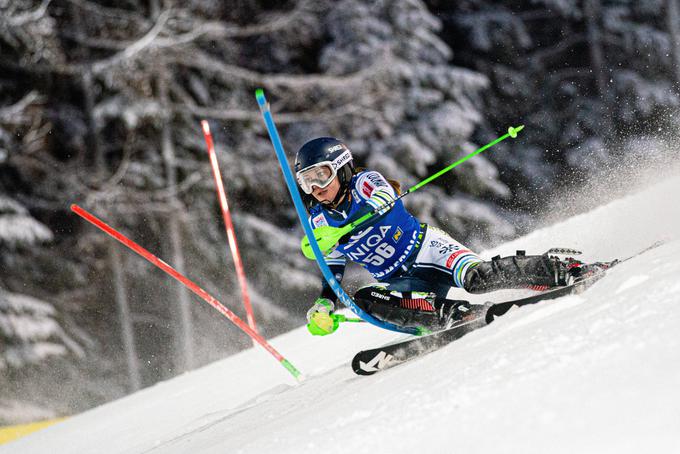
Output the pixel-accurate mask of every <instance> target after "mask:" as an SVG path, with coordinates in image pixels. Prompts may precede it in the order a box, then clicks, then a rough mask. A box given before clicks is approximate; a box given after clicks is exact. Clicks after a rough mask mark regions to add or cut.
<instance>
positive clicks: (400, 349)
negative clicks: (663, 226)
mask: <svg viewBox="0 0 680 454" xmlns="http://www.w3.org/2000/svg"><path fill="white" fill-rule="evenodd" d="M663 243H664V242H663V241H657V242H656V243H654V244H652V245H651V246H648V247H646V248H644V249H642V250H640V251H638V252H636V253H635V254H632V255H630V256H628V257H626V258H624V259H621V260H614V261H612V262H607V265H608V267H607V268H606V269H602V270H600V271H598V272H596V273H594V274H592V275H590V276H588V277H585V278H583V279H581V280H579V281H577V282H575V283H573V284H571V285H566V286H563V287H558V288H555V289H552V290H546V291H544V292H541V293H538V294H536V295H531V296H527V297H524V298H518V299H514V300H509V301H503V302H500V303H491V302H487V303H485V304H483V305H476V306H473V307H476V311H475V312H476V315H475V316H474V317H473V318H472V319H471V320H467V321H465V322H462V323H459V324H458V325H456V326H454V327H451V328H449V329H446V330H442V331H438V332H435V333H432V334H428V335H425V336H421V337H412V338H408V339H406V340H403V341H398V342H395V343H392V344H388V345H384V346H382V347H377V348H372V349H368V350H362V351H360V352H358V353H357V354H356V355H355V356H354V358H353V359H352V370H354V372H355V373H356V374H358V375H372V374H374V373H376V372H378V371H381V370H384V369H388V368H391V367H394V366H397V365H399V364H401V363H404V362H406V361H409V360H411V359H414V358H417V357H419V356H421V355H424V354H427V353H430V352H433V351H435V350H438V349H439V348H441V347H443V346H445V345H446V344H449V343H451V342H453V341H455V340H457V339H460V338H461V337H463V336H464V335H466V334H468V333H469V332H471V331H474V330H475V329H478V328H481V327H483V326H486V325H488V324H489V323H491V322H492V321H493V320H494V318H495V317H499V316H501V315H504V314H506V313H507V312H508V311H509V310H510V309H511V308H513V307H521V306H526V305H529V304H536V303H538V302H541V301H545V300H551V299H555V298H560V297H562V296H567V295H572V294H576V293H580V292H582V291H584V290H585V289H587V288H588V287H590V286H591V285H593V284H594V283H595V282H597V281H598V280H600V279H601V278H602V277H604V275H605V274H606V272H607V271H608V270H609V269H611V268H612V267H614V266H616V265H619V264H621V263H624V262H626V261H628V260H630V259H632V258H634V257H637V256H639V255H641V254H643V253H645V252H647V251H649V250H651V249H654V248H657V247H659V246H661V245H662V244H663Z"/></svg>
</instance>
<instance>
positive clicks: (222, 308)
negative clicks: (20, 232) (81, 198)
mask: <svg viewBox="0 0 680 454" xmlns="http://www.w3.org/2000/svg"><path fill="white" fill-rule="evenodd" d="M71 211H73V212H74V213H75V214H77V215H78V216H80V217H81V218H83V219H85V220H86V221H87V222H89V223H90V224H92V225H94V226H95V227H97V228H98V229H100V230H102V231H104V232H105V233H106V234H108V235H109V236H111V237H113V238H115V239H116V240H118V241H119V242H121V243H122V244H123V245H125V246H127V247H128V248H129V249H131V250H133V251H134V252H136V253H137V254H139V255H141V256H142V257H144V258H145V259H146V260H148V261H149V262H151V263H152V264H154V265H156V266H157V267H158V268H160V269H161V270H163V271H165V272H166V273H167V274H169V275H170V276H171V277H173V278H174V279H176V280H177V281H179V282H181V283H182V284H184V285H185V286H186V287H187V288H188V289H189V290H191V291H192V292H194V293H195V294H196V295H198V296H200V297H201V298H202V299H203V301H205V302H206V303H208V304H210V305H211V306H212V307H214V308H215V309H217V310H218V311H219V313H220V314H222V315H224V316H225V317H227V318H228V319H229V320H230V321H231V322H232V323H234V324H235V325H236V326H237V327H239V328H240V329H241V331H243V332H244V333H246V334H247V335H248V336H250V338H251V339H253V340H255V341H257V343H258V344H260V345H261V346H262V348H264V349H265V350H266V351H267V352H269V353H270V354H271V355H272V356H273V357H274V358H276V360H277V361H278V362H279V363H280V364H281V365H282V366H283V367H285V368H286V370H287V371H288V372H290V373H291V375H292V376H293V377H295V379H297V380H298V381H302V380H303V378H304V377H303V375H302V374H301V373H300V371H299V370H297V369H296V368H295V366H293V364H291V362H290V361H288V360H287V359H286V358H284V357H283V355H281V353H279V352H278V351H276V350H275V349H274V347H272V346H271V345H270V344H269V342H267V341H266V340H265V339H264V338H263V337H262V336H260V335H259V334H258V333H257V332H255V331H254V330H253V329H251V328H250V327H249V326H248V325H247V324H246V323H245V322H244V321H243V320H241V319H240V318H239V317H238V316H237V315H236V314H234V313H233V312H232V311H230V310H229V309H227V308H226V307H225V306H224V305H223V304H222V303H220V302H219V301H218V300H217V299H215V297H213V296H212V295H210V294H209V293H208V292H206V291H205V290H203V289H202V288H201V287H199V286H198V285H196V284H195V283H193V282H192V281H190V280H189V279H188V278H187V277H186V276H184V275H183V274H181V273H180V272H179V271H177V270H176V269H174V268H173V267H171V266H170V265H168V264H167V263H165V262H164V261H163V260H161V259H159V258H158V257H156V256H155V255H153V254H152V253H151V252H149V251H147V250H146V249H144V248H143V247H142V246H140V245H139V244H137V243H135V242H134V241H132V240H131V239H129V238H128V237H126V236H125V235H123V234H122V233H120V232H118V231H117V230H115V229H114V228H113V227H111V226H109V225H108V224H106V223H104V222H103V221H102V220H101V219H99V218H97V217H96V216H94V215H93V214H91V213H89V212H88V211H86V210H84V209H83V208H81V207H79V206H78V205H76V204H72V205H71Z"/></svg>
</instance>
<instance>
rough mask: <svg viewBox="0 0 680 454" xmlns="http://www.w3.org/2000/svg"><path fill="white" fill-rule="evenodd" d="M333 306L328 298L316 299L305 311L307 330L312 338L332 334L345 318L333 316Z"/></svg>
mask: <svg viewBox="0 0 680 454" xmlns="http://www.w3.org/2000/svg"><path fill="white" fill-rule="evenodd" d="M333 309H335V306H334V305H333V302H332V301H331V300H329V299H328V298H318V299H317V300H316V301H315V302H314V306H312V307H311V308H310V309H309V310H308V311H307V322H308V323H307V330H308V331H309V332H310V333H312V335H314V336H326V335H328V334H333V333H334V332H335V331H336V330H337V329H338V326H340V323H341V322H343V321H345V316H344V315H340V314H333Z"/></svg>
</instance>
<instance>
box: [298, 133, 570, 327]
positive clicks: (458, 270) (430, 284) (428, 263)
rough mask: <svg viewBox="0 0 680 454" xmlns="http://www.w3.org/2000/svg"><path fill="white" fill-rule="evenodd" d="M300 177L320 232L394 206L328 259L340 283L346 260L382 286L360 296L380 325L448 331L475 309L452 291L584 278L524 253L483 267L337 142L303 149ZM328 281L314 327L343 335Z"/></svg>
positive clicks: (316, 142) (566, 265) (563, 264)
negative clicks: (450, 293)
mask: <svg viewBox="0 0 680 454" xmlns="http://www.w3.org/2000/svg"><path fill="white" fill-rule="evenodd" d="M295 172H296V177H297V182H298V185H299V186H300V189H301V190H302V193H303V199H304V201H305V204H306V205H307V209H308V211H309V214H310V219H311V223H312V227H313V228H316V227H320V226H325V225H329V226H333V227H340V226H343V225H345V224H348V223H350V222H352V221H354V220H356V219H358V218H360V217H361V216H363V215H364V214H366V213H369V212H371V211H373V210H374V209H376V208H379V207H384V206H385V205H387V207H386V208H385V209H383V210H381V211H380V212H379V213H378V214H376V215H375V216H373V217H372V218H370V219H369V220H368V221H366V222H365V223H363V224H361V225H360V226H358V227H357V228H356V229H355V230H354V231H352V233H351V234H348V235H347V236H346V237H343V238H342V239H341V240H340V242H339V244H338V245H337V246H336V247H335V249H333V250H332V251H331V252H330V253H328V254H327V255H326V257H325V259H326V263H327V264H328V266H329V268H330V270H331V272H332V273H333V274H334V275H335V277H336V279H338V281H341V280H342V276H343V274H344V270H345V265H346V263H347V259H349V260H352V261H354V262H357V263H359V264H360V265H361V266H363V267H364V268H366V270H368V271H369V272H370V273H371V274H372V275H373V277H374V278H375V279H376V280H378V283H375V284H371V285H368V286H365V287H363V288H360V289H359V290H358V291H357V292H356V293H355V295H354V299H355V302H356V304H357V306H359V307H360V308H361V309H362V310H364V311H366V312H367V313H369V314H370V315H372V316H373V317H375V318H376V319H378V320H382V321H384V322H388V323H392V324H396V325H399V326H404V327H416V328H419V329H422V328H425V330H439V329H444V328H447V327H450V326H452V324H454V323H455V322H456V321H457V320H461V319H463V318H464V316H465V314H466V312H469V311H470V308H471V307H470V305H469V304H468V303H467V302H466V301H453V300H447V299H446V294H447V293H448V291H449V289H450V288H451V287H459V288H463V289H465V290H466V291H468V292H470V293H483V292H489V291H494V290H499V289H508V288H527V287H539V288H550V287H555V286H561V285H567V284H568V283H570V282H571V281H572V280H573V278H574V277H575V276H578V275H579V274H580V272H581V265H582V264H581V262H578V261H574V260H573V259H570V261H561V260H559V259H558V258H556V257H549V256H548V255H535V256H527V255H523V254H521V253H518V255H516V256H510V257H504V258H500V256H499V257H494V258H493V259H492V260H490V261H484V260H483V259H481V258H480V257H479V256H478V255H477V254H475V253H474V252H473V251H471V250H470V249H468V248H467V247H465V246H464V245H463V244H461V243H459V242H458V241H456V240H454V239H453V238H451V237H450V236H449V235H448V234H447V233H446V232H444V231H442V230H440V229H438V228H435V227H432V226H428V225H427V224H424V223H421V222H419V221H418V219H416V218H415V217H414V216H413V215H412V214H411V213H409V212H408V211H407V210H406V208H405V207H404V205H403V203H402V201H401V200H397V201H396V202H394V200H395V199H396V198H397V196H398V184H397V183H394V182H390V181H388V180H387V179H386V178H385V177H384V176H383V175H381V174H380V173H379V172H376V171H372V170H361V171H359V170H357V169H355V167H354V164H353V160H352V154H351V152H350V150H349V148H348V147H347V146H346V145H345V144H344V143H343V142H341V141H339V140H337V139H334V138H330V137H320V138H317V139H313V140H311V141H309V142H307V143H306V144H304V145H303V146H302V148H300V150H299V151H298V153H297V155H296V158H295ZM393 184H394V186H393ZM393 202H394V203H393ZM392 205H393V206H392ZM390 207H391V208H390ZM350 235H351V236H350ZM322 281H323V283H322V291H321V295H320V297H319V298H318V299H317V300H316V301H315V303H314V305H313V306H312V307H311V309H309V311H308V312H307V320H308V325H307V328H308V329H309V331H310V332H311V333H312V334H314V335H326V334H331V333H332V332H334V331H335V330H336V329H337V328H338V321H337V318H335V317H332V316H331V314H332V313H333V310H334V309H335V306H334V303H333V301H334V300H335V298H336V296H335V294H334V293H333V291H332V289H331V288H330V286H329V285H328V283H327V282H326V281H325V280H323V279H322Z"/></svg>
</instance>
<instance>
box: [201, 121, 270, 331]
mask: <svg viewBox="0 0 680 454" xmlns="http://www.w3.org/2000/svg"><path fill="white" fill-rule="evenodd" d="M201 126H202V128H203V136H204V137H205V143H206V145H207V147H208V156H209V157H210V166H211V167H212V172H213V177H214V178H215V186H216V188H217V198H218V199H219V201H220V208H222V218H223V219H224V227H225V229H226V230H227V239H228V241H229V249H230V250H231V256H232V258H233V259H234V265H235V267H236V275H237V276H238V283H239V286H240V287H241V297H242V298H243V306H244V307H245V308H246V317H247V320H248V326H250V327H251V328H252V330H253V331H257V326H255V316H254V315H253V307H252V305H251V304H250V295H248V282H247V281H246V273H245V271H244V269H243V262H242V261H241V254H240V252H239V250H238V243H237V242H236V232H235V231H234V224H233V223H232V222H231V212H230V211H229V203H228V202H227V192H226V191H225V189H224V183H223V182H222V174H221V173H220V167H219V164H218V163H217V155H216V154H215V144H214V143H213V138H212V134H211V133H210V125H209V124H208V122H207V121H206V120H202V121H201ZM254 342H255V341H253V343H254Z"/></svg>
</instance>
